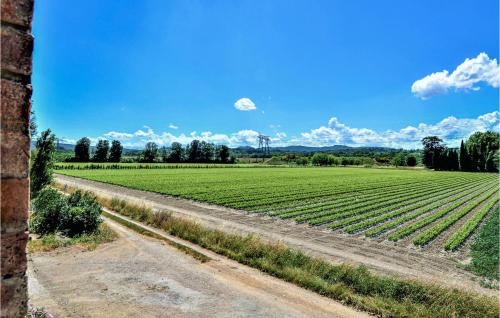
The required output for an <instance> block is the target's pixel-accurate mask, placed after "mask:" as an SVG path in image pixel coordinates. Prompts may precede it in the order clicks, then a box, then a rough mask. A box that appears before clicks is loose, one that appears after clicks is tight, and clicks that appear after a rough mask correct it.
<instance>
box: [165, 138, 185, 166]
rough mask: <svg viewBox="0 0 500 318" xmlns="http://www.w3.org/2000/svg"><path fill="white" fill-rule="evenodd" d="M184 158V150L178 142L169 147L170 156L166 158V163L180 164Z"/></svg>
mask: <svg viewBox="0 0 500 318" xmlns="http://www.w3.org/2000/svg"><path fill="white" fill-rule="evenodd" d="M183 158H184V149H183V148H182V145H181V144H180V143H178V142H173V143H172V146H171V147H170V154H169V156H168V162H182V160H183Z"/></svg>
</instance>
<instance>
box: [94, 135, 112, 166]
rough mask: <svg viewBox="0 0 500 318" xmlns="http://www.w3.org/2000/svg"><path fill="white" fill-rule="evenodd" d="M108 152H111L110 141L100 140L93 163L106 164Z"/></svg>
mask: <svg viewBox="0 0 500 318" xmlns="http://www.w3.org/2000/svg"><path fill="white" fill-rule="evenodd" d="M108 152H109V141H107V140H99V141H98V142H97V146H96V147H95V153H94V158H93V161H95V162H106V161H107V160H108Z"/></svg>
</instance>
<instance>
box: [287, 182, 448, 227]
mask: <svg viewBox="0 0 500 318" xmlns="http://www.w3.org/2000/svg"><path fill="white" fill-rule="evenodd" d="M443 186H444V185H442V184H437V185H434V186H430V187H424V188H422V189H419V190H418V191H410V192H406V193H407V194H406V195H401V196H389V197H386V196H384V195H382V196H380V197H379V198H378V199H377V200H373V201H370V202H367V203H362V204H353V205H351V206H349V207H346V208H343V209H340V210H333V211H327V212H324V213H317V214H313V215H305V216H302V217H299V218H296V219H295V220H296V221H298V222H304V221H308V222H309V224H312V225H319V224H323V223H328V222H331V221H333V220H335V219H341V218H346V217H348V216H351V215H356V214H360V213H363V212H366V211H369V210H375V209H378V208H382V207H387V206H391V205H396V204H400V203H402V202H403V201H405V200H410V199H414V198H419V197H421V196H423V195H426V194H428V193H432V192H434V191H436V190H439V189H441V188H442V187H443Z"/></svg>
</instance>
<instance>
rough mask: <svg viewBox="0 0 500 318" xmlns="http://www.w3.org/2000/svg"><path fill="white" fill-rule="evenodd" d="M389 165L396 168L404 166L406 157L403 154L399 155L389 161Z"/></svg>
mask: <svg viewBox="0 0 500 318" xmlns="http://www.w3.org/2000/svg"><path fill="white" fill-rule="evenodd" d="M391 164H392V165H393V166H396V167H402V166H406V157H405V155H404V154H403V153H399V154H397V155H395V156H394V158H392V160H391Z"/></svg>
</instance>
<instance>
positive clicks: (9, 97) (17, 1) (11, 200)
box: [0, 0, 33, 318]
mask: <svg viewBox="0 0 500 318" xmlns="http://www.w3.org/2000/svg"><path fill="white" fill-rule="evenodd" d="M0 1H1V2H0V5H1V83H0V90H1V113H0V126H1V149H0V162H1V185H0V186H1V234H0V235H1V275H2V280H1V317H2V318H3V317H9V318H15V317H24V315H25V313H26V306H27V299H28V296H27V279H26V242H27V240H28V226H27V220H28V202H29V173H28V168H29V153H30V136H29V114H30V107H31V103H30V98H31V55H32V51H33V37H32V35H31V19H32V16H33V0H0Z"/></svg>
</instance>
